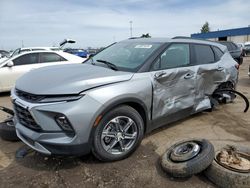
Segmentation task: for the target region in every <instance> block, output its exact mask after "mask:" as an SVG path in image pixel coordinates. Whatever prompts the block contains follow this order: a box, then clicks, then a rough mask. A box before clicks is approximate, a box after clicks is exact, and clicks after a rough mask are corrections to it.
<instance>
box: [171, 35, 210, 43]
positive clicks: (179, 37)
mask: <svg viewBox="0 0 250 188" xmlns="http://www.w3.org/2000/svg"><path fill="white" fill-rule="evenodd" d="M172 39H192V40H201V41H210V40H207V39H202V38H192V37H186V36H176V37H173V38H172ZM210 42H211V41H210Z"/></svg>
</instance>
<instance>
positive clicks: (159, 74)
mask: <svg viewBox="0 0 250 188" xmlns="http://www.w3.org/2000/svg"><path fill="white" fill-rule="evenodd" d="M166 74H167V73H166V72H165V71H161V72H157V73H155V79H159V78H163V77H164V76H165V75H166Z"/></svg>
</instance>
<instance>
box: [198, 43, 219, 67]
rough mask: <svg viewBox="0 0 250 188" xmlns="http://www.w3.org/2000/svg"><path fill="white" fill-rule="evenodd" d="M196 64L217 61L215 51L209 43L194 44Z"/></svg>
mask: <svg viewBox="0 0 250 188" xmlns="http://www.w3.org/2000/svg"><path fill="white" fill-rule="evenodd" d="M194 52H195V57H194V64H195V65H200V64H209V63H214V62H215V57H214V52H213V50H212V48H211V47H210V46H209V45H202V44H194Z"/></svg>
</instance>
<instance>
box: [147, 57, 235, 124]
mask: <svg viewBox="0 0 250 188" xmlns="http://www.w3.org/2000/svg"><path fill="white" fill-rule="evenodd" d="M223 58H224V60H223V61H222V62H224V63H220V64H219V63H211V64H205V65H197V66H190V67H181V68H175V69H168V70H164V71H163V73H161V72H160V71H158V72H152V73H151V74H152V82H153V109H152V110H153V111H152V117H153V119H157V118H160V117H162V116H168V115H170V114H173V113H176V112H181V111H182V110H184V109H189V108H190V109H192V110H189V111H185V113H189V114H193V113H196V112H200V111H203V110H206V109H210V108H211V96H212V94H213V93H214V91H215V90H216V89H217V88H218V87H219V86H220V85H221V84H223V83H227V82H230V83H232V85H233V87H235V85H236V84H237V80H238V71H237V70H236V68H235V67H233V66H232V64H228V65H227V64H226V63H227V61H226V59H227V58H229V57H227V56H226V55H225V57H223ZM160 73H161V74H162V75H161V76H160V77H156V76H157V74H160ZM176 115H177V116H178V114H176ZM187 115H188V114H187Z"/></svg>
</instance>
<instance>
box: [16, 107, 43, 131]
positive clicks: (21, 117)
mask: <svg viewBox="0 0 250 188" xmlns="http://www.w3.org/2000/svg"><path fill="white" fill-rule="evenodd" d="M14 109H15V114H16V117H17V119H18V121H19V122H20V123H21V124H22V125H23V126H25V127H27V128H30V129H32V130H35V131H40V130H41V127H40V126H39V125H38V124H37V123H36V122H35V120H34V119H33V117H32V116H31V114H30V112H29V111H28V110H27V109H25V108H23V107H21V106H19V105H17V104H15V103H14Z"/></svg>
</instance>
